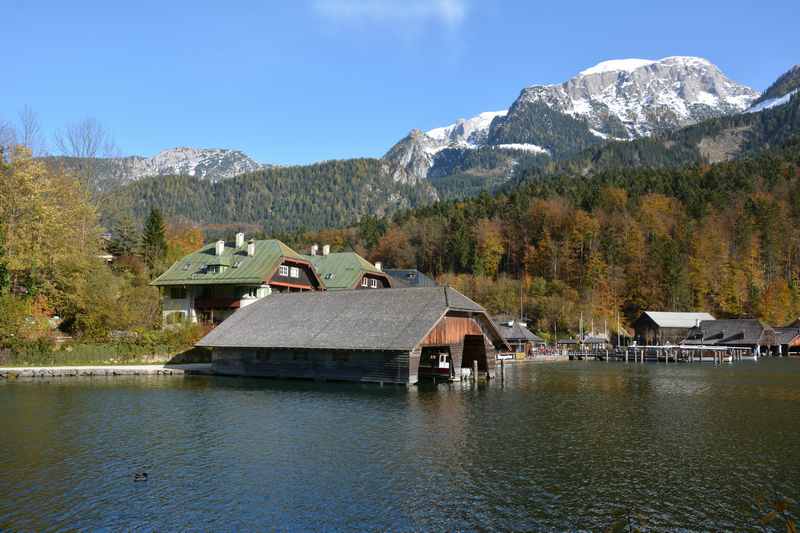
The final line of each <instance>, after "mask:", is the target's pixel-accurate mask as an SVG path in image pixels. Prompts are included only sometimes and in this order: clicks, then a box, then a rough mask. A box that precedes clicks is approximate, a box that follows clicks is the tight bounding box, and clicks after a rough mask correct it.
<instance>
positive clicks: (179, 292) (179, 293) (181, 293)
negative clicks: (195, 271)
mask: <svg viewBox="0 0 800 533" xmlns="http://www.w3.org/2000/svg"><path fill="white" fill-rule="evenodd" d="M169 297H170V298H172V299H173V300H183V299H184V298H186V287H172V288H170V290H169Z"/></svg>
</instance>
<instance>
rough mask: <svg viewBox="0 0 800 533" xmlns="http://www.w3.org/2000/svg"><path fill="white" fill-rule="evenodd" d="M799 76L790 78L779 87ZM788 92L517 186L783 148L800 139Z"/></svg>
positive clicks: (602, 149) (605, 148)
mask: <svg viewBox="0 0 800 533" xmlns="http://www.w3.org/2000/svg"><path fill="white" fill-rule="evenodd" d="M796 71H797V69H794V70H792V71H790V72H788V73H787V74H784V76H782V77H781V78H779V81H780V80H785V79H786V76H787V75H788V74H792V73H794V72H796ZM776 83H778V82H776ZM783 87H784V88H783V90H782V91H781V92H783V93H784V94H783V95H782V96H780V94H781V93H780V92H777V93H774V94H773V96H772V97H771V98H766V99H762V100H761V102H760V103H758V104H755V105H753V106H752V107H750V108H748V109H747V110H746V111H745V112H742V113H737V114H734V115H726V116H722V117H717V118H712V119H708V120H704V121H702V122H699V123H697V124H693V125H691V126H686V127H684V128H680V129H677V130H673V131H670V132H666V133H662V134H658V135H652V136H649V137H644V138H641V139H637V140H634V141H608V142H606V143H604V144H601V145H597V146H593V147H591V148H588V149H586V150H583V151H582V152H580V153H578V154H575V155H573V156H571V157H570V158H568V159H564V160H561V161H551V162H549V163H548V164H546V165H543V166H541V167H540V168H527V169H525V171H524V172H520V173H518V175H517V176H516V180H515V181H517V182H518V181H535V180H538V179H540V178H541V177H543V176H546V175H551V176H552V175H556V176H557V175H564V174H572V175H577V176H584V177H585V176H588V175H590V174H595V173H597V172H603V171H612V170H615V169H659V168H679V167H687V166H697V167H700V166H704V165H707V164H714V163H721V162H725V161H731V160H734V159H741V158H744V157H749V156H753V155H755V154H757V153H759V152H762V151H764V150H768V149H770V148H774V147H778V146H783V145H785V144H786V143H789V142H791V141H792V140H793V139H797V138H798V135H800V94H798V90H797V88H796V87H795V86H793V85H792V84H784V85H783Z"/></svg>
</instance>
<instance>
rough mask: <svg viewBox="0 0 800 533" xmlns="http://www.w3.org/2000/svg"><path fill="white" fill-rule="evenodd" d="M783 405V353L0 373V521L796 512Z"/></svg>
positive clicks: (791, 389) (473, 521) (304, 526)
mask: <svg viewBox="0 0 800 533" xmlns="http://www.w3.org/2000/svg"><path fill="white" fill-rule="evenodd" d="M798 420H800V361H786V360H783V361H776V360H762V361H760V362H758V363H750V362H742V363H738V364H735V365H727V366H721V367H714V366H712V365H701V364H695V365H654V364H649V365H641V364H638V365H637V364H629V365H624V364H616V363H587V362H575V363H564V364H546V365H521V366H515V367H508V368H506V370H505V378H504V379H503V380H499V379H498V380H495V381H493V382H492V383H490V384H480V385H478V386H477V387H474V386H472V385H471V384H467V383H465V384H460V383H458V384H439V385H433V384H423V385H420V386H419V387H416V388H411V389H405V388H402V387H392V386H386V387H379V386H375V385H355V384H333V383H331V384H319V383H313V382H302V381H270V380H247V379H238V378H207V377H187V378H181V377H166V376H162V377H135V378H134V377H132V378H123V377H120V378H95V379H91V378H87V379H83V378H71V379H63V380H57V381H52V382H51V383H49V384H45V383H42V382H37V381H33V382H6V383H3V384H0V429H1V430H2V431H0V451H2V454H1V455H0V529H15V530H18V529H25V530H36V529H46V528H52V529H58V528H61V529H67V528H69V529H94V528H101V527H102V528H111V529H134V528H142V529H152V528H157V529H162V530H163V529H187V528H191V529H203V530H216V529H254V528H261V529H263V528H267V527H270V526H274V527H280V528H282V529H296V530H309V529H311V530H313V529H358V530H364V529H370V530H385V529H388V528H391V529H393V530H421V529H424V530H443V529H448V530H452V529H466V530H474V529H501V530H509V529H516V530H530V529H538V528H555V529H575V528H583V529H598V528H605V527H607V526H609V525H611V524H613V523H615V522H616V521H618V520H619V518H620V517H623V516H630V519H631V520H632V522H633V523H635V524H638V525H641V526H645V527H654V528H666V527H676V526H683V527H686V528H690V529H697V530H705V529H709V528H715V529H720V528H721V529H754V528H756V529H757V526H758V524H757V514H756V513H757V510H756V497H757V496H764V497H767V498H772V499H775V498H778V497H782V498H786V499H788V500H789V505H790V508H791V509H792V510H793V512H794V513H795V514H796V513H797V506H798V502H797V499H798V497H799V496H800V484H799V483H798V480H800V441H799V440H798V437H800V430H799V429H798ZM138 471H146V472H148V474H149V476H148V481H147V482H143V483H135V482H134V481H133V474H134V473H135V472H138Z"/></svg>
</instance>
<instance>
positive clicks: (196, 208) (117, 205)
mask: <svg viewBox="0 0 800 533" xmlns="http://www.w3.org/2000/svg"><path fill="white" fill-rule="evenodd" d="M436 198H437V196H436V192H435V191H434V189H433V188H432V187H431V186H430V185H429V184H427V183H425V184H420V185H416V186H414V185H407V184H402V183H398V182H396V181H394V180H393V179H392V177H391V175H390V173H389V171H388V169H387V163H386V162H384V161H380V160H377V159H350V160H341V161H328V162H324V163H318V164H315V165H307V166H296V167H274V168H268V169H263V170H259V171H256V172H251V173H249V174H243V175H241V176H237V177H235V178H230V179H227V180H223V181H219V182H216V183H212V182H209V181H207V180H202V179H198V178H194V177H191V176H166V177H163V176H160V177H154V178H145V179H142V180H139V181H137V182H135V183H132V184H130V185H128V186H126V187H123V188H121V189H118V190H115V191H112V192H111V193H109V194H107V195H104V196H101V197H100V198H99V200H98V201H99V205H100V206H101V208H102V209H103V215H104V216H103V220H104V222H106V224H107V225H108V226H110V227H113V226H114V224H116V223H117V221H119V220H121V219H122V218H124V217H125V216H126V215H132V216H133V217H134V218H138V219H142V218H143V217H144V216H146V215H147V213H148V212H149V211H150V210H151V209H152V208H157V209H159V210H161V211H162V212H163V213H164V215H165V216H167V217H172V218H182V219H184V220H187V221H191V222H194V223H198V224H258V225H261V226H262V227H263V229H264V230H265V231H267V232H282V231H292V230H298V229H302V228H307V229H319V228H325V227H338V226H343V225H349V224H352V223H353V222H354V221H357V220H358V219H359V218H360V217H362V216H364V215H366V214H372V215H377V216H383V215H387V214H391V213H393V212H394V211H397V210H398V209H407V208H410V207H416V206H421V205H425V204H428V203H430V202H432V201H434V200H435V199H436Z"/></svg>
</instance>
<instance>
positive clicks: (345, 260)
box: [303, 252, 391, 290]
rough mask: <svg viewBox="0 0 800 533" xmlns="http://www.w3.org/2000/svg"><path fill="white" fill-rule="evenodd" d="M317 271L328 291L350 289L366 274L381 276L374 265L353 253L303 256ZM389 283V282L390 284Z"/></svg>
mask: <svg viewBox="0 0 800 533" xmlns="http://www.w3.org/2000/svg"><path fill="white" fill-rule="evenodd" d="M303 257H304V258H305V259H306V260H308V261H310V262H311V263H312V264H313V265H314V268H315V269H316V270H317V273H318V274H319V277H320V278H322V279H323V280H324V282H325V287H326V288H328V289H329V290H331V289H332V290H336V289H352V288H353V287H355V286H356V284H357V283H358V281H359V280H360V279H361V276H362V275H364V274H365V273H367V272H371V273H373V274H383V275H384V276H385V277H387V278H388V276H386V275H385V274H384V273H383V272H381V271H380V270H378V269H377V268H375V265H373V264H372V263H370V262H369V261H367V260H366V259H364V258H363V257H361V256H360V255H358V254H357V253H355V252H339V253H332V254H328V255H304V256H303ZM390 283H391V282H390Z"/></svg>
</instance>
